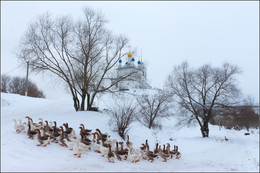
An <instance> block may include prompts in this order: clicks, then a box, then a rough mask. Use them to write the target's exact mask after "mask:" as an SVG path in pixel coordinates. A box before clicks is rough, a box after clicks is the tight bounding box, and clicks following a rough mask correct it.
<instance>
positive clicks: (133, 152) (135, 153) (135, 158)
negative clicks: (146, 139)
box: [127, 147, 142, 163]
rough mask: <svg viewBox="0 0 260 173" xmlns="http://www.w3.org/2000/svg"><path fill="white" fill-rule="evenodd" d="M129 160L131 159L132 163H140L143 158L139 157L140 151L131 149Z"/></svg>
mask: <svg viewBox="0 0 260 173" xmlns="http://www.w3.org/2000/svg"><path fill="white" fill-rule="evenodd" d="M127 158H128V159H130V161H132V163H136V162H139V161H140V159H141V158H142V156H141V155H139V150H138V149H134V148H133V147H131V148H129V150H128V157H127Z"/></svg>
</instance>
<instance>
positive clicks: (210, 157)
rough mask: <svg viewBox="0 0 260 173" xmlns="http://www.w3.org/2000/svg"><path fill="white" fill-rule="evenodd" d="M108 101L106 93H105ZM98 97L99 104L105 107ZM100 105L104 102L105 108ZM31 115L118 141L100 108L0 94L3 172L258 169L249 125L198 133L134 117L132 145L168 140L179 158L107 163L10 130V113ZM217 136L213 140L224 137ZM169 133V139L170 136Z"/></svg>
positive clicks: (255, 142) (256, 132)
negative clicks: (146, 124)
mask: <svg viewBox="0 0 260 173" xmlns="http://www.w3.org/2000/svg"><path fill="white" fill-rule="evenodd" d="M106 98H107V101H108V100H109V97H106ZM101 102H102V101H99V102H98V106H101V107H102V106H103V105H105V104H103V105H102V104H101ZM103 108H104V107H103ZM27 115H28V116H30V117H32V119H33V120H34V122H39V118H43V120H48V121H56V122H57V125H58V127H59V126H60V125H62V123H64V122H67V123H68V124H69V126H70V127H73V128H74V129H75V131H76V133H77V135H79V130H80V129H79V124H81V123H83V124H84V125H85V126H86V128H88V129H93V131H95V129H96V128H99V129H100V130H101V132H107V133H109V134H110V135H111V137H112V138H115V139H117V140H118V141H122V139H121V138H120V137H119V136H118V135H117V133H115V132H113V131H111V127H109V125H108V122H109V119H110V117H109V116H108V115H106V114H105V113H98V112H90V111H87V112H75V111H74V108H73V103H72V99H71V98H64V99H60V100H48V99H39V98H30V97H25V96H20V95H15V94H3V93H1V171H3V172H6V171H11V172H17V171H33V172H36V171H37V172H38V171H40V172H43V171H52V172H53V171H55V172H56V171H62V172H65V171H77V172H79V171H82V172H86V171H107V172H108V171H138V172H141V171H142V172H144V171H149V172H154V171H155V172H160V171H162V172H169V171H170V172H180V171H181V172H183V171H185V172H188V171H191V172H195V171H199V172H209V171H214V172H217V171H221V172H230V171H231V172H236V171H239V172H258V171H259V130H253V132H251V135H249V136H245V135H244V133H245V132H246V131H243V130H242V131H234V130H227V129H223V128H222V129H221V130H219V127H217V126H212V125H210V127H209V128H210V137H209V138H202V137H201V134H200V131H199V127H198V126H195V127H190V128H187V127H185V128H181V129H178V128H176V127H175V124H176V123H177V121H176V118H175V117H171V118H167V119H163V120H162V121H161V123H162V125H163V126H162V129H161V130H159V129H152V130H151V129H148V128H146V127H144V126H143V125H141V124H140V123H138V122H134V123H133V124H132V125H131V128H130V130H129V132H128V134H129V136H130V141H132V142H133V145H134V147H135V148H139V147H140V146H141V144H142V143H144V142H145V139H148V143H149V145H150V150H153V148H154V146H155V142H159V144H161V145H162V144H166V143H170V144H171V146H172V148H171V149H173V145H178V146H179V151H180V152H181V154H182V157H181V159H171V160H169V161H168V162H162V159H161V158H159V159H157V160H155V161H154V162H153V163H150V162H148V161H146V160H141V161H140V162H137V163H131V162H130V161H129V160H123V161H118V160H115V163H110V162H108V161H107V158H106V157H101V154H99V153H95V152H94V151H93V150H92V151H87V152H86V153H85V154H83V155H82V157H81V158H77V157H75V156H74V155H73V152H72V151H70V150H69V149H68V148H65V147H62V146H60V145H59V144H57V143H51V144H50V145H48V146H47V147H37V146H36V144H38V141H37V140H36V139H34V140H32V139H29V138H28V137H27V135H26V134H25V133H21V134H17V133H16V132H15V130H14V122H13V120H12V119H13V118H15V119H17V120H18V119H21V120H22V121H23V122H25V121H27V119H26V118H25V116H27ZM224 136H226V137H227V138H228V139H229V140H228V141H220V140H216V139H224ZM170 138H172V139H173V140H169V139H170Z"/></svg>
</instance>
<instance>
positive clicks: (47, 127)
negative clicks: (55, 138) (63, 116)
mask: <svg viewBox="0 0 260 173" xmlns="http://www.w3.org/2000/svg"><path fill="white" fill-rule="evenodd" d="M45 122H46V126H45V128H46V133H48V135H50V136H52V133H53V128H51V127H50V126H49V124H48V121H47V120H46V121H45Z"/></svg>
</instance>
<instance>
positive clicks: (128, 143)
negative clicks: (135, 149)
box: [126, 135, 133, 148]
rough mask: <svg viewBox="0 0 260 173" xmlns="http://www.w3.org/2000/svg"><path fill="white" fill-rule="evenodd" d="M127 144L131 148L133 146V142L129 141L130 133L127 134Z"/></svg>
mask: <svg viewBox="0 0 260 173" xmlns="http://www.w3.org/2000/svg"><path fill="white" fill-rule="evenodd" d="M126 146H127V147H128V148H131V147H132V146H133V143H132V142H130V141H129V135H127V141H126Z"/></svg>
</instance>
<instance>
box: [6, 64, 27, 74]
mask: <svg viewBox="0 0 260 173" xmlns="http://www.w3.org/2000/svg"><path fill="white" fill-rule="evenodd" d="M22 65H23V64H21V65H19V66H17V67H15V68H14V69H12V70H10V71H8V72H7V73H5V74H9V73H11V72H13V71H14V70H16V69H18V68H19V67H21V66H22Z"/></svg>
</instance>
